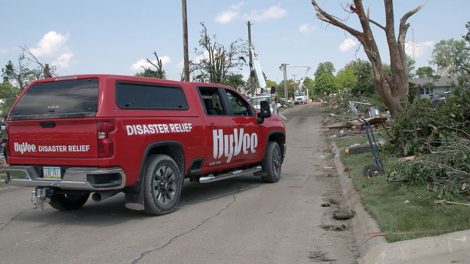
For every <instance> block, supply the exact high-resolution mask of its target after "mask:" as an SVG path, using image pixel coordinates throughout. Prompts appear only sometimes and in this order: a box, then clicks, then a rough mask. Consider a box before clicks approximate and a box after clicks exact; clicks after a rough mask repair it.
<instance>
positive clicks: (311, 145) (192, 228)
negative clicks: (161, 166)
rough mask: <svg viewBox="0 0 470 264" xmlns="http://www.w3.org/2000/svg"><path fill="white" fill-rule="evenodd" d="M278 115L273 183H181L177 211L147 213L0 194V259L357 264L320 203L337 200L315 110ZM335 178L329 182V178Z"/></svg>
mask: <svg viewBox="0 0 470 264" xmlns="http://www.w3.org/2000/svg"><path fill="white" fill-rule="evenodd" d="M284 115H285V116H286V117H287V118H289V121H288V122H287V126H288V127H287V130H288V131H287V132H288V140H287V141H288V148H287V149H288V153H287V157H286V160H285V163H284V166H283V178H281V181H280V182H278V183H275V184H265V183H262V182H261V180H260V179H259V178H258V177H255V176H245V177H238V178H233V179H230V180H227V181H221V182H215V183H210V184H198V183H189V182H187V183H185V186H184V187H183V192H182V197H181V202H180V205H179V207H178V209H177V210H176V211H175V212H173V213H171V214H168V215H164V216H160V217H149V216H145V215H143V214H141V213H137V212H133V211H130V210H127V209H125V208H124V196H123V195H116V196H114V197H112V198H109V199H107V200H104V201H102V202H99V203H96V202H93V201H91V200H90V201H88V203H87V204H86V205H85V207H84V208H82V209H81V210H78V211H73V212H58V211H56V210H54V209H52V208H51V207H50V206H48V205H45V207H44V210H42V211H41V210H40V209H36V210H32V209H31V203H30V195H31V189H27V188H11V189H9V190H7V191H5V190H3V191H0V228H1V229H0V259H1V262H2V263H126V264H128V263H139V264H140V263H312V262H315V261H317V259H321V258H320V257H318V258H317V255H318V256H324V257H325V258H324V259H328V262H325V263H346V264H350V263H355V256H356V251H355V246H354V242H353V238H352V234H351V230H350V228H349V222H348V221H344V222H341V224H344V225H345V226H346V227H347V228H345V230H344V231H340V232H338V231H329V230H324V229H323V228H322V227H321V226H322V225H328V224H330V225H336V224H338V223H335V222H333V221H332V220H331V212H330V210H331V208H323V207H321V204H322V203H324V200H325V199H329V198H331V199H335V200H337V201H341V200H342V198H341V197H340V193H341V192H340V190H339V189H338V188H339V185H338V179H337V177H335V176H334V175H333V174H334V173H332V172H331V170H330V167H331V164H332V160H331V158H330V157H329V155H328V153H325V152H324V151H323V150H324V149H326V148H327V147H328V143H327V142H326V138H325V137H324V136H323V135H322V134H321V119H320V117H319V106H318V105H312V104H310V105H302V106H297V107H295V108H293V109H290V110H289V111H288V112H285V113H284ZM332 175H333V176H332Z"/></svg>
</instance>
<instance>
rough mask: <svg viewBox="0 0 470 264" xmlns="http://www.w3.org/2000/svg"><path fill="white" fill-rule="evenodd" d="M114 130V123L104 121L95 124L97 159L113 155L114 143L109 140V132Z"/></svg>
mask: <svg viewBox="0 0 470 264" xmlns="http://www.w3.org/2000/svg"><path fill="white" fill-rule="evenodd" d="M114 128H115V126H114V122H111V121H104V122H97V123H96V131H97V140H98V157H100V158H105V157H111V156H112V155H113V154H114V143H113V141H112V140H111V139H110V138H109V132H111V131H113V130H114Z"/></svg>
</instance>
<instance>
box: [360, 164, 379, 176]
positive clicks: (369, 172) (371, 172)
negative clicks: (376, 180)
mask: <svg viewBox="0 0 470 264" xmlns="http://www.w3.org/2000/svg"><path fill="white" fill-rule="evenodd" d="M362 174H364V176H366V177H369V178H373V177H377V176H379V175H381V174H382V170H381V169H380V168H379V167H378V166H377V165H374V164H369V165H366V166H364V169H363V170H362Z"/></svg>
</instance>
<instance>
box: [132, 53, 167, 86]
mask: <svg viewBox="0 0 470 264" xmlns="http://www.w3.org/2000/svg"><path fill="white" fill-rule="evenodd" d="M153 55H154V56H155V61H151V60H150V59H149V58H147V62H148V63H149V64H150V65H152V66H153V67H155V69H151V68H150V67H148V68H147V67H144V66H142V68H143V69H144V71H143V72H139V73H137V74H136V75H137V76H142V77H151V78H159V79H165V78H166V73H165V70H163V62H162V59H160V57H158V54H157V52H156V51H154V52H153Z"/></svg>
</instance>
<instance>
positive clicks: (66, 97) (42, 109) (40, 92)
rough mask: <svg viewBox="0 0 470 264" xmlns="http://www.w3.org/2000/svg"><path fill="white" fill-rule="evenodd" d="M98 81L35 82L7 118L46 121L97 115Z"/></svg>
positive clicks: (93, 79)
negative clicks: (48, 119)
mask: <svg viewBox="0 0 470 264" xmlns="http://www.w3.org/2000/svg"><path fill="white" fill-rule="evenodd" d="M97 109H98V79H96V78H92V79H81V80H64V81H56V82H46V83H38V84H35V85H33V86H31V87H30V88H29V89H28V90H27V91H26V93H25V94H23V96H22V97H21V98H20V99H19V102H18V103H17V104H16V106H15V108H14V109H13V110H12V112H11V114H10V116H9V118H10V119H11V120H17V119H47V118H67V117H92V116H96V111H97Z"/></svg>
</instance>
